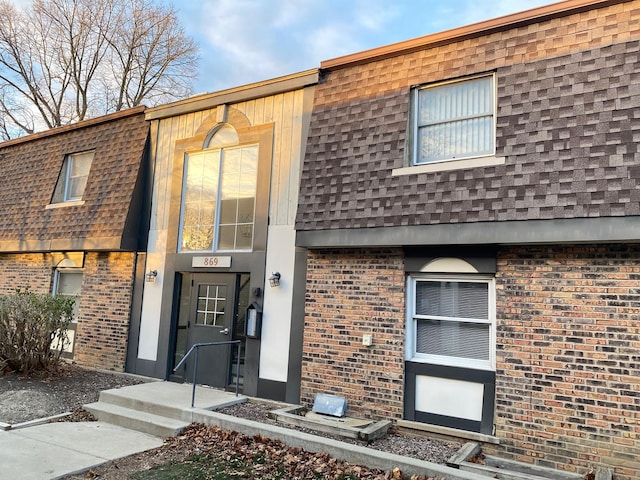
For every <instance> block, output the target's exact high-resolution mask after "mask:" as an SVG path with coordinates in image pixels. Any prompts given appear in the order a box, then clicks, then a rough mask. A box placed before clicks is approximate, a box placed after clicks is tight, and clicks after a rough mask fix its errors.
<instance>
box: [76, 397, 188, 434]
mask: <svg viewBox="0 0 640 480" xmlns="http://www.w3.org/2000/svg"><path fill="white" fill-rule="evenodd" d="M84 408H85V409H86V410H87V411H89V412H91V414H93V416H94V417H96V418H97V419H98V420H100V421H102V422H107V423H111V424H113V425H118V426H121V427H125V428H129V429H131V430H137V431H139V432H144V433H148V434H150V435H155V436H157V437H162V438H167V437H171V436H173V435H177V434H178V433H180V432H181V431H182V430H184V429H185V428H186V427H187V426H188V425H189V423H190V422H188V421H183V420H178V419H175V418H168V417H165V416H162V415H156V414H154V413H149V412H147V411H141V410H135V409H131V408H127V407H124V406H121V405H115V404H112V403H107V402H102V401H98V402H95V403H90V404H88V405H85V406H84Z"/></svg>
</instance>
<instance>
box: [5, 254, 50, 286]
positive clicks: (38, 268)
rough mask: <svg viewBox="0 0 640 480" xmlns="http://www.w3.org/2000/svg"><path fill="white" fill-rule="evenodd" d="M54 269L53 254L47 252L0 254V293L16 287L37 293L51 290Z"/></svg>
mask: <svg viewBox="0 0 640 480" xmlns="http://www.w3.org/2000/svg"><path fill="white" fill-rule="evenodd" d="M52 280H53V270H52V268H51V256H50V255H49V254H46V253H29V254H27V253H25V254H3V255H0V295H9V294H12V293H14V292H15V291H16V289H20V290H25V289H27V288H28V289H29V290H31V291H32V292H35V293H49V292H51V282H52Z"/></svg>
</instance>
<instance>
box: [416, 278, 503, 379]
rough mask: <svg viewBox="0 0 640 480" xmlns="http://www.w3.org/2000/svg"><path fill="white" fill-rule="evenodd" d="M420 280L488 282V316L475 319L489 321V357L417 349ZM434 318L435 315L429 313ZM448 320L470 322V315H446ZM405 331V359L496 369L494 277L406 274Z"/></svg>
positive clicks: (475, 321)
mask: <svg viewBox="0 0 640 480" xmlns="http://www.w3.org/2000/svg"><path fill="white" fill-rule="evenodd" d="M420 280H430V281H436V282H437V281H445V282H446V281H459V282H477V283H487V284H488V286H489V288H488V297H489V298H488V302H489V311H488V314H489V315H488V316H489V318H488V319H487V320H476V319H474V320H473V322H472V323H486V324H489V325H490V327H489V345H490V351H489V361H488V362H487V361H482V360H474V359H466V358H457V357H446V356H441V355H427V354H422V353H416V328H417V327H416V323H417V317H416V316H415V315H414V311H415V293H416V283H417V282H418V281H420ZM429 318H435V317H429ZM446 320H447V321H463V322H469V323H471V322H470V321H469V320H470V319H466V318H465V319H452V318H451V317H446ZM406 322H407V323H406V332H407V335H406V337H407V343H406V349H405V359H406V360H407V361H410V362H415V363H429V364H434V365H444V366H451V367H462V368H472V369H476V370H490V371H495V369H496V283H495V278H494V277H492V276H487V275H426V274H415V275H409V276H408V277H407V317H406Z"/></svg>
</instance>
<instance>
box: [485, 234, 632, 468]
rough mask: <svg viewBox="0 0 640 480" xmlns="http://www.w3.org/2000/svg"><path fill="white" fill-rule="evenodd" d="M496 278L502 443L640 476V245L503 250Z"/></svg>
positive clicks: (558, 460)
mask: <svg viewBox="0 0 640 480" xmlns="http://www.w3.org/2000/svg"><path fill="white" fill-rule="evenodd" d="M498 272H499V273H498V275H497V318H498V326H497V345H498V347H497V385H496V400H497V415H496V424H497V425H496V428H497V431H496V435H497V436H498V437H500V439H501V440H502V442H503V443H502V445H501V446H500V447H498V448H497V450H498V451H499V452H501V453H502V454H504V453H509V454H511V455H513V456H514V457H516V458H517V459H518V460H524V461H528V462H535V463H539V464H542V465H548V466H551V467H560V466H562V465H564V468H566V469H569V470H574V469H578V471H580V472H583V471H585V469H586V468H587V467H589V466H591V465H600V464H603V465H608V466H610V467H615V474H616V477H615V478H616V479H617V480H621V479H629V480H630V479H632V478H640V441H639V440H638V436H639V435H640V317H639V315H640V246H623V245H619V246H618V245H614V246H575V247H555V248H554V247H522V248H511V249H506V250H504V251H503V252H502V253H501V254H500V255H499V258H498Z"/></svg>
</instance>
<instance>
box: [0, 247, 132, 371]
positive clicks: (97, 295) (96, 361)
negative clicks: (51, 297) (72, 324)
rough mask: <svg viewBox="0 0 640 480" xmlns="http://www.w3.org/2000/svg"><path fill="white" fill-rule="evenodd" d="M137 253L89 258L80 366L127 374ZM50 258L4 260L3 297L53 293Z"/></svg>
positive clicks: (78, 344)
mask: <svg viewBox="0 0 640 480" xmlns="http://www.w3.org/2000/svg"><path fill="white" fill-rule="evenodd" d="M134 264H135V254H134V253H87V254H86V256H85V263H84V269H83V270H82V291H81V295H80V299H79V305H78V326H77V330H76V334H75V335H76V336H75V351H74V358H73V359H74V361H76V362H77V363H78V364H80V365H84V366H88V367H94V368H100V369H105V370H116V371H124V367H125V360H126V353H127V339H128V332H129V318H130V309H131V298H132V290H133V276H134V267H135V265H134ZM53 272H54V269H53V267H52V259H51V255H50V254H48V253H33V254H2V255H0V295H3V294H10V293H13V292H14V291H15V290H16V288H20V289H25V288H29V289H30V290H31V291H32V292H36V293H50V292H51V287H52V281H53Z"/></svg>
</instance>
